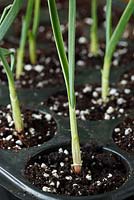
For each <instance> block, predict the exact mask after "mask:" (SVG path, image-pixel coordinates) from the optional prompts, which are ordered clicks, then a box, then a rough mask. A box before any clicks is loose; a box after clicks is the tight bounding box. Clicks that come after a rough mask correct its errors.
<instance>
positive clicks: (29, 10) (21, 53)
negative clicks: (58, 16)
mask: <svg viewBox="0 0 134 200" xmlns="http://www.w3.org/2000/svg"><path fill="white" fill-rule="evenodd" d="M33 2H34V0H28V4H27V10H26V15H25V17H24V19H23V24H22V32H21V39H20V47H19V49H18V51H17V64H16V78H17V79H19V78H20V76H21V74H22V72H23V60H24V52H25V45H26V39H27V35H28V29H29V26H30V22H31V18H32V9H33Z"/></svg>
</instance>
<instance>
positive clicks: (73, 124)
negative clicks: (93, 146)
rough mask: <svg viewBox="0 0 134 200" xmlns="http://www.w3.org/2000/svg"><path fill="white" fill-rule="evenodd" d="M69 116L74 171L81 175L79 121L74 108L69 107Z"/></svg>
mask: <svg viewBox="0 0 134 200" xmlns="http://www.w3.org/2000/svg"><path fill="white" fill-rule="evenodd" d="M69 114H70V128H71V141H72V157H73V165H72V167H73V169H74V172H75V173H77V174H79V173H80V172H81V166H82V161H81V153H80V142H79V137H78V130H77V119H76V112H75V108H72V106H71V105H69Z"/></svg>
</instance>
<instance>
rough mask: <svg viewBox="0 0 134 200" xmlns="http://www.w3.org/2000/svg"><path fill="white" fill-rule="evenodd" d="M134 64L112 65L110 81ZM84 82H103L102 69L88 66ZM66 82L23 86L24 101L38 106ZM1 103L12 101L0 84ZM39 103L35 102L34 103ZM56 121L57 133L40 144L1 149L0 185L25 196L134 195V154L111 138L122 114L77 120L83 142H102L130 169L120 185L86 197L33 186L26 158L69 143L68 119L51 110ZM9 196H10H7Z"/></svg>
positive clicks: (101, 198) (35, 199) (124, 199)
mask: <svg viewBox="0 0 134 200" xmlns="http://www.w3.org/2000/svg"><path fill="white" fill-rule="evenodd" d="M132 67H133V63H131V64H130V65H129V66H127V67H126V66H121V67H120V68H118V69H117V68H113V70H112V73H111V83H114V84H116V83H117V82H118V81H119V79H120V75H121V74H122V73H123V72H124V71H126V70H127V69H129V68H132ZM84 83H92V84H94V83H100V70H92V69H91V70H85V71H83V72H82V73H81V74H80V75H79V77H77V79H76V84H77V85H79V84H80V85H81V84H84ZM64 89H65V88H64V85H63V86H62V87H61V86H60V87H59V86H56V87H52V88H50V87H49V88H45V89H41V90H34V89H33V90H29V89H27V90H24V89H22V90H20V91H19V96H20V100H21V103H22V104H24V105H26V106H30V107H32V109H33V108H34V107H35V108H36V109H37V107H38V106H37V105H39V103H40V102H41V101H43V100H45V99H47V98H48V97H49V96H50V95H52V94H54V93H56V92H57V91H62V90H64ZM0 96H1V104H3V105H6V104H7V103H9V97H8V88H7V87H1V90H0ZM35 105H36V106H35ZM39 109H40V110H41V111H42V112H44V111H47V112H50V111H49V109H48V108H44V107H43V106H42V107H41V106H40V108H39ZM52 115H53V117H54V118H55V120H56V122H57V127H58V133H57V135H56V136H54V137H53V138H52V139H51V140H50V141H48V142H45V143H43V144H42V145H41V146H40V147H31V148H29V149H22V150H20V151H19V152H15V151H11V150H0V160H1V161H0V185H1V186H2V187H3V188H5V189H6V190H7V191H8V192H10V193H11V194H12V195H13V196H16V197H17V198H19V199H22V200H54V199H57V200H68V199H70V200H77V199H81V200H133V199H134V154H130V153H127V152H125V151H122V150H121V149H119V147H117V146H116V145H115V143H114V141H113V139H112V133H113V129H114V127H116V126H117V124H118V123H120V122H121V121H122V120H123V118H120V119H116V120H110V121H104V120H103V121H87V122H83V121H78V126H79V127H78V128H79V134H80V141H81V143H94V142H96V143H97V144H98V145H101V146H103V148H104V149H105V150H106V151H110V152H112V153H114V154H116V155H117V156H119V157H120V158H121V159H122V160H123V162H124V164H125V166H126V168H127V171H128V174H129V176H128V180H127V181H126V182H125V184H123V185H122V186H121V187H120V188H119V189H117V190H115V191H112V192H107V193H105V194H101V195H93V196H87V197H67V196H58V195H54V194H50V193H44V192H43V191H41V190H39V189H38V188H36V187H35V186H33V185H32V184H31V183H30V182H29V181H28V180H27V179H26V178H25V176H24V170H25V167H26V164H27V162H28V161H29V160H30V159H31V158H32V157H34V156H35V155H37V154H38V153H40V152H42V151H47V150H49V149H52V148H55V147H59V146H63V145H64V144H68V143H70V130H69V119H68V118H64V117H59V116H57V115H56V114H54V113H52ZM10 193H8V195H7V198H8V199H10V200H12V199H13V200H14V198H15V197H13V196H11V194H10ZM8 199H7V200H8Z"/></svg>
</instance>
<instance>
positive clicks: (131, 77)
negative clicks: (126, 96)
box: [119, 68, 134, 89]
mask: <svg viewBox="0 0 134 200" xmlns="http://www.w3.org/2000/svg"><path fill="white" fill-rule="evenodd" d="M119 85H120V86H121V87H124V88H126V87H129V88H131V89H133V88H134V69H133V68H132V69H129V70H127V71H125V72H124V73H123V75H122V76H121V79H120V82H119Z"/></svg>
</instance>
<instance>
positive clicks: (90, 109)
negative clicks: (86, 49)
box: [41, 85, 134, 120]
mask: <svg viewBox="0 0 134 200" xmlns="http://www.w3.org/2000/svg"><path fill="white" fill-rule="evenodd" d="M75 96H76V115H77V117H78V118H79V119H81V120H103V119H105V120H110V119H115V118H118V117H121V116H127V115H128V109H131V108H132V107H133V106H134V103H133V102H134V96H133V94H132V93H131V90H130V89H129V88H125V89H122V90H119V89H116V88H111V89H110V95H109V101H108V103H103V101H102V98H101V87H99V86H95V85H84V86H81V87H77V88H76V92H75ZM41 104H42V105H45V106H48V107H49V109H50V110H52V111H53V112H55V113H56V114H57V115H59V116H65V117H68V115H69V113H68V100H67V94H66V92H57V93H56V94H55V95H53V96H50V97H49V98H48V99H47V100H45V101H44V102H41Z"/></svg>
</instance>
